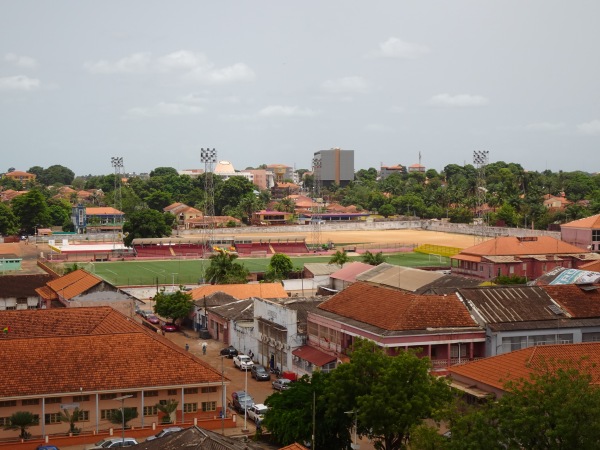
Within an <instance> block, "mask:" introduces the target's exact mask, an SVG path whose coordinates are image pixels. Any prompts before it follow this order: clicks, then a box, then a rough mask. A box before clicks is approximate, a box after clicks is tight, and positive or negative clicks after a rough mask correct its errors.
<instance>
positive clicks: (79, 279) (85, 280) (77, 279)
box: [48, 269, 103, 300]
mask: <svg viewBox="0 0 600 450" xmlns="http://www.w3.org/2000/svg"><path fill="white" fill-rule="evenodd" d="M102 282H103V281H102V279H101V278H98V277H97V276H96V275H92V274H91V273H88V272H86V271H85V270H83V269H79V270H75V271H73V272H71V273H69V274H67V275H64V276H62V277H60V278H58V279H56V280H53V281H50V282H48V287H49V288H50V289H52V290H53V291H54V292H56V293H57V294H58V295H60V296H61V297H62V298H64V299H66V300H69V299H71V298H73V297H76V296H78V295H80V294H83V293H84V292H85V291H87V290H88V289H91V288H93V287H94V286H96V285H97V284H100V283H102Z"/></svg>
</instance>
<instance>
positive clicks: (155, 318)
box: [146, 313, 160, 324]
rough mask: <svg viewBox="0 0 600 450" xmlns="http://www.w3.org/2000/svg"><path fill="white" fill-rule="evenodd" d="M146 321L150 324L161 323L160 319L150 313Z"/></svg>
mask: <svg viewBox="0 0 600 450" xmlns="http://www.w3.org/2000/svg"><path fill="white" fill-rule="evenodd" d="M146 320H147V321H148V322H150V323H154V324H157V323H160V319H159V318H158V317H156V316H155V315H154V314H152V313H150V314H148V315H147V316H146Z"/></svg>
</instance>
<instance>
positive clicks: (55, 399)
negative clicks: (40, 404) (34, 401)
mask: <svg viewBox="0 0 600 450" xmlns="http://www.w3.org/2000/svg"><path fill="white" fill-rule="evenodd" d="M45 403H46V405H51V404H53V403H62V397H50V398H47V399H46V401H45Z"/></svg>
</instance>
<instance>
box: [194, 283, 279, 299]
mask: <svg viewBox="0 0 600 450" xmlns="http://www.w3.org/2000/svg"><path fill="white" fill-rule="evenodd" d="M215 292H224V293H226V294H229V295H231V296H233V297H235V298H236V299H238V300H244V299H246V298H251V297H256V298H284V297H287V296H288V295H287V292H286V291H285V289H284V288H283V286H282V285H281V284H280V283H258V284H209V285H205V286H200V287H199V288H196V289H192V290H191V291H190V292H189V293H190V294H191V295H192V300H199V299H201V298H203V297H204V296H205V295H206V296H209V295H211V294H213V293H215Z"/></svg>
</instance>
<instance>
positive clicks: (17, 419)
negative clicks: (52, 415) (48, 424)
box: [4, 411, 39, 439]
mask: <svg viewBox="0 0 600 450" xmlns="http://www.w3.org/2000/svg"><path fill="white" fill-rule="evenodd" d="M8 421H9V422H8V425H4V429H5V430H21V433H20V434H19V437H20V438H21V439H28V438H29V437H30V436H31V435H30V434H29V433H28V432H27V428H29V427H32V426H34V425H37V424H38V422H39V419H38V418H37V417H36V416H35V415H33V414H32V413H30V412H29V411H17V412H15V413H13V414H12V415H11V416H10V417H9V418H8Z"/></svg>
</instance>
